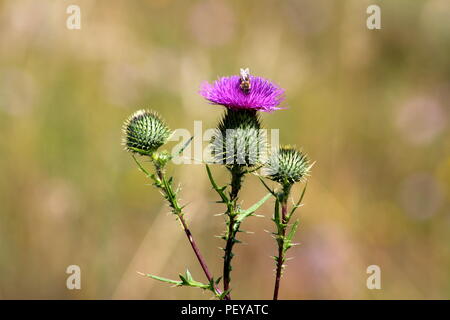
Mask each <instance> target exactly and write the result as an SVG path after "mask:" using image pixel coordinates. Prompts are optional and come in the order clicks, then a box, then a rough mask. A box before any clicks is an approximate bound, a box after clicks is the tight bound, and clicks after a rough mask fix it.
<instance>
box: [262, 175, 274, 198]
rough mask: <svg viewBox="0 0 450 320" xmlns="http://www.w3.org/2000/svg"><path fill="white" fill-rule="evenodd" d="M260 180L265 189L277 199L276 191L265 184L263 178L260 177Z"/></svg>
mask: <svg viewBox="0 0 450 320" xmlns="http://www.w3.org/2000/svg"><path fill="white" fill-rule="evenodd" d="M258 178H259V180H260V181H261V182H262V184H263V185H264V187H265V188H266V189H267V191H269V192H270V193H271V194H272V195H273V196H274V197H276V196H277V195H276V193H275V191H273V190H272V189H270V188H269V186H268V185H267V184H266V183H265V182H264V179H263V178H261V177H260V176H258Z"/></svg>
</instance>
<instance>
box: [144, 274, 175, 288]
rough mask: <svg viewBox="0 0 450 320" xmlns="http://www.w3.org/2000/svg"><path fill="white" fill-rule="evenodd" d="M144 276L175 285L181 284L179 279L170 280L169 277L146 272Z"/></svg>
mask: <svg viewBox="0 0 450 320" xmlns="http://www.w3.org/2000/svg"><path fill="white" fill-rule="evenodd" d="M145 276H146V277H149V278H152V279H155V280H158V281H161V282H165V283H170V284H174V285H176V286H181V285H182V282H181V281H176V280H171V279H167V278H163V277H158V276H154V275H152V274H146V275H145Z"/></svg>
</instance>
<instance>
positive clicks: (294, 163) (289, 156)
mask: <svg viewBox="0 0 450 320" xmlns="http://www.w3.org/2000/svg"><path fill="white" fill-rule="evenodd" d="M311 167H312V165H311V164H310V161H309V159H308V157H307V156H306V155H305V154H303V153H301V152H300V151H298V150H296V149H294V148H292V147H290V146H285V147H281V148H280V149H279V150H278V152H275V153H273V154H272V155H271V156H270V157H269V160H268V161H267V163H266V165H265V168H264V169H265V175H267V178H269V179H270V180H273V181H276V182H279V183H281V184H292V183H295V182H299V181H301V180H302V179H304V178H305V177H307V176H308V175H309V172H310V170H311Z"/></svg>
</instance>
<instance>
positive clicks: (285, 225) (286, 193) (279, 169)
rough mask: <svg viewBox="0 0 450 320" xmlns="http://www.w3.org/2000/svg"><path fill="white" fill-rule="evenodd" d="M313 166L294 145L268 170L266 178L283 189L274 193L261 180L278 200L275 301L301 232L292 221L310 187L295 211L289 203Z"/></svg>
mask: <svg viewBox="0 0 450 320" xmlns="http://www.w3.org/2000/svg"><path fill="white" fill-rule="evenodd" d="M311 167H312V164H311V163H310V161H309V159H308V157H307V156H306V155H305V154H303V153H302V152H300V151H298V150H296V149H294V148H292V147H290V146H286V147H281V148H280V149H279V150H277V151H276V152H274V153H273V154H272V155H271V156H270V157H269V159H268V161H267V163H266V165H265V167H264V174H265V176H266V177H267V178H268V179H270V180H272V181H275V182H277V183H278V184H279V185H280V186H281V189H280V190H272V189H270V188H269V187H268V186H267V184H266V183H265V182H264V180H263V179H261V182H262V183H263V184H264V186H265V187H266V188H267V190H269V192H270V193H271V194H272V195H273V196H274V197H275V209H274V215H273V218H272V221H273V222H274V223H275V226H276V232H274V233H273V235H274V238H275V239H276V242H277V245H278V254H277V255H276V256H274V259H275V265H276V275H275V286H274V293H273V299H274V300H278V292H279V289H280V281H281V276H282V272H283V270H284V268H285V262H286V253H287V251H288V250H289V249H290V248H291V247H292V246H294V245H296V244H295V243H294V242H293V238H294V236H295V233H296V232H297V228H298V224H299V220H296V221H295V222H294V223H293V224H292V225H291V224H290V221H291V218H292V216H293V214H294V212H295V210H296V209H297V208H299V207H300V206H301V203H302V200H303V197H304V195H305V192H306V185H305V187H304V188H303V192H302V194H301V196H300V199H299V201H298V202H297V203H293V204H292V208H291V210H290V211H288V200H289V197H290V193H291V189H292V186H293V185H294V184H295V183H297V182H306V178H307V177H308V175H309V172H310V170H311ZM280 206H281V214H280Z"/></svg>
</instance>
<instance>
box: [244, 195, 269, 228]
mask: <svg viewBox="0 0 450 320" xmlns="http://www.w3.org/2000/svg"><path fill="white" fill-rule="evenodd" d="M270 196H271V194H270V193H268V194H266V195H265V196H264V198H262V199H261V200H259V201H258V202H257V203H255V204H254V205H253V206H251V207H250V208H248V209H247V210H241V211H240V212H239V213H238V215H237V217H236V221H237V222H242V221H243V220H244V219H245V218H247V217H248V216H251V215H252V214H253V213H255V211H256V210H258V209H259V208H260V207H261V206H262V205H263V204H264V202H266V201H267V199H269V198H270Z"/></svg>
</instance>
